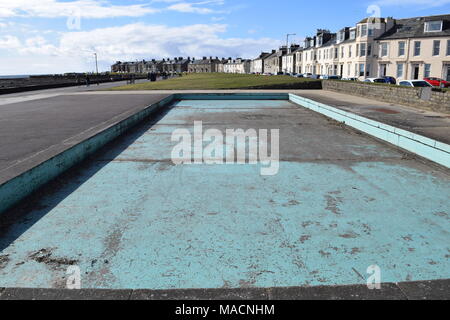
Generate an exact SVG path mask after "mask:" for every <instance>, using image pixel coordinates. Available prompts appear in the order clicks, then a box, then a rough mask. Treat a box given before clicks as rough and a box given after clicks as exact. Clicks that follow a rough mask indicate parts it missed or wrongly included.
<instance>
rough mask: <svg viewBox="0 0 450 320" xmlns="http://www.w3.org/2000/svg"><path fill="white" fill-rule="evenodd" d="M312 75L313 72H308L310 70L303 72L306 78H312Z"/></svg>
mask: <svg viewBox="0 0 450 320" xmlns="http://www.w3.org/2000/svg"><path fill="white" fill-rule="evenodd" d="M312 75H313V74H312V73H308V72H307V73H304V74H303V77H304V78H310V77H311V76H312Z"/></svg>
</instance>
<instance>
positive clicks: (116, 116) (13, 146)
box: [0, 91, 167, 183]
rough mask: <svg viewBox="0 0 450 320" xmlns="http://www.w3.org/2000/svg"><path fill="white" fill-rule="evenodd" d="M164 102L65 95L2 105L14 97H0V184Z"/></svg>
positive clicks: (37, 96)
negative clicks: (147, 108) (150, 106)
mask: <svg viewBox="0 0 450 320" xmlns="http://www.w3.org/2000/svg"><path fill="white" fill-rule="evenodd" d="M49 94H50V95H51V96H48V95H49ZM165 97H167V95H164V94H145V95H123V96H114V97H113V96H110V95H73V94H71V93H67V92H64V91H63V92H59V93H46V94H43V93H37V94H33V95H29V94H27V95H23V96H21V97H14V99H15V100H14V101H15V102H14V103H4V102H5V101H4V100H3V99H6V101H8V99H12V97H0V136H1V137H2V139H1V150H0V183H2V182H5V181H7V180H9V179H11V178H13V177H15V176H17V175H20V174H21V173H23V172H25V171H27V170H29V169H31V168H33V167H35V166H36V165H38V164H39V163H41V162H43V161H45V160H47V159H49V158H51V157H53V156H55V155H56V154H59V153H61V152H62V151H64V150H66V149H67V148H68V147H70V146H71V145H73V143H76V142H77V141H83V140H84V139H86V138H87V137H88V136H92V135H94V134H96V133H98V132H100V131H103V130H104V129H105V128H107V127H108V126H110V125H112V124H114V123H117V122H119V121H121V120H123V119H124V118H126V117H128V116H130V115H131V114H134V113H136V112H138V111H140V110H142V109H144V108H146V107H148V106H149V105H151V104H153V103H155V102H158V101H160V100H162V99H163V98H165ZM18 99H23V100H22V101H21V102H18ZM69 141H70V144H69V143H68V142H69Z"/></svg>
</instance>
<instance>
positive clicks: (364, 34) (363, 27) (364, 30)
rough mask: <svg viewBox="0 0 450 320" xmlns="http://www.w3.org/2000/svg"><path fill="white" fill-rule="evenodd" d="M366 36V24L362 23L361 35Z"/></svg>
mask: <svg viewBox="0 0 450 320" xmlns="http://www.w3.org/2000/svg"><path fill="white" fill-rule="evenodd" d="M366 36H367V25H366V24H363V25H362V26H361V37H366Z"/></svg>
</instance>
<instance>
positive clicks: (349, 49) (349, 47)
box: [348, 40, 450, 58]
mask: <svg viewBox="0 0 450 320" xmlns="http://www.w3.org/2000/svg"><path fill="white" fill-rule="evenodd" d="M448 42H449V49H450V40H449V41H448ZM449 54H450V53H449ZM348 57H349V58H351V57H352V46H351V45H350V46H348Z"/></svg>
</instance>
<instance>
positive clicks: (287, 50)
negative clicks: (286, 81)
mask: <svg viewBox="0 0 450 320" xmlns="http://www.w3.org/2000/svg"><path fill="white" fill-rule="evenodd" d="M296 35H297V34H296V33H288V34H287V35H286V68H285V69H284V73H287V54H288V53H289V37H290V36H296Z"/></svg>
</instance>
